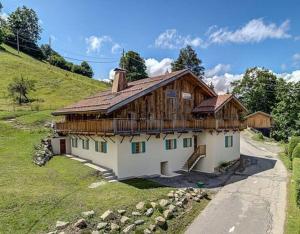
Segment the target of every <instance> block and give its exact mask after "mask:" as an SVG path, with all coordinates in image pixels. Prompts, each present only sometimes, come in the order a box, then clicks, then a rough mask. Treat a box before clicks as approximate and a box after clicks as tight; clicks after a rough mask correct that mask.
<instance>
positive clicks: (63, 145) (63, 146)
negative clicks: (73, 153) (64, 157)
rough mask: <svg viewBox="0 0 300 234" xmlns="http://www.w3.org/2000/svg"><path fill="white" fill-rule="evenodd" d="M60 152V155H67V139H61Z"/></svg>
mask: <svg viewBox="0 0 300 234" xmlns="http://www.w3.org/2000/svg"><path fill="white" fill-rule="evenodd" d="M59 152H60V154H66V153H67V144H66V139H59Z"/></svg>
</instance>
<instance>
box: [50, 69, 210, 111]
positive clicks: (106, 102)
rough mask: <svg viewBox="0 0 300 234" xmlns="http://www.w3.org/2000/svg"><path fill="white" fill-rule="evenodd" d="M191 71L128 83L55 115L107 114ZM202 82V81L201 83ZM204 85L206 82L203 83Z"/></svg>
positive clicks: (84, 100) (70, 106)
mask: <svg viewBox="0 0 300 234" xmlns="http://www.w3.org/2000/svg"><path fill="white" fill-rule="evenodd" d="M189 72H190V71H189V70H187V69H185V70H181V71H176V72H171V73H168V74H165V75H160V76H156V77H151V78H145V79H142V80H138V81H133V82H130V83H128V88H126V89H124V90H122V91H120V92H117V93H112V92H111V90H107V91H103V92H100V93H97V94H95V95H93V96H91V97H87V98H85V99H83V100H81V101H79V102H77V103H75V104H72V105H69V106H67V107H65V108H62V109H60V110H57V111H55V112H54V113H53V114H54V115H62V114H66V113H76V112H90V111H91V112H92V111H100V112H101V111H103V112H106V111H107V110H108V109H110V108H112V107H114V106H115V105H117V104H120V103H121V102H123V101H126V100H129V99H131V98H134V97H135V96H138V95H139V94H140V93H142V92H143V91H147V90H149V89H150V88H152V87H155V86H156V85H160V84H161V83H165V82H168V81H169V80H170V81H171V80H172V78H175V77H177V76H178V77H180V76H181V75H184V74H186V73H189ZM201 82H202V81H201ZM202 83H203V84H204V82H202ZM204 86H205V87H206V88H207V89H208V92H210V93H211V95H212V96H213V95H215V93H214V92H213V91H211V90H210V89H209V88H208V87H207V86H206V85H205V84H204Z"/></svg>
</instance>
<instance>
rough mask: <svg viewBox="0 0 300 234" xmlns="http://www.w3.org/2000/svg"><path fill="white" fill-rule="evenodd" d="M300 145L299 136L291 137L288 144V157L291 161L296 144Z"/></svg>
mask: <svg viewBox="0 0 300 234" xmlns="http://www.w3.org/2000/svg"><path fill="white" fill-rule="evenodd" d="M298 143H300V137H299V136H293V137H292V138H291V140H290V143H289V157H290V158H291V159H292V154H293V151H294V149H295V147H296V146H297V144H298Z"/></svg>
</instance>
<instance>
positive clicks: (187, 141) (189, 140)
mask: <svg viewBox="0 0 300 234" xmlns="http://www.w3.org/2000/svg"><path fill="white" fill-rule="evenodd" d="M188 147H192V138H183V148H188Z"/></svg>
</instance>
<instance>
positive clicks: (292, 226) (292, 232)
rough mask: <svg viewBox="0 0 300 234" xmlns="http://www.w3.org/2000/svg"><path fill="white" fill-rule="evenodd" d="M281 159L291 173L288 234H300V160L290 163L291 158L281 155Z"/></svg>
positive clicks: (286, 229)
mask: <svg viewBox="0 0 300 234" xmlns="http://www.w3.org/2000/svg"><path fill="white" fill-rule="evenodd" d="M280 159H281V160H282V161H283V163H284V164H285V166H286V168H287V169H288V170H289V172H290V180H289V183H288V204H287V215H286V223H285V233H286V234H300V208H299V207H297V204H296V187H295V185H296V183H295V181H296V180H297V179H298V180H300V159H294V160H293V162H291V161H290V159H289V157H288V156H287V155H286V154H284V153H281V154H280Z"/></svg>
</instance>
